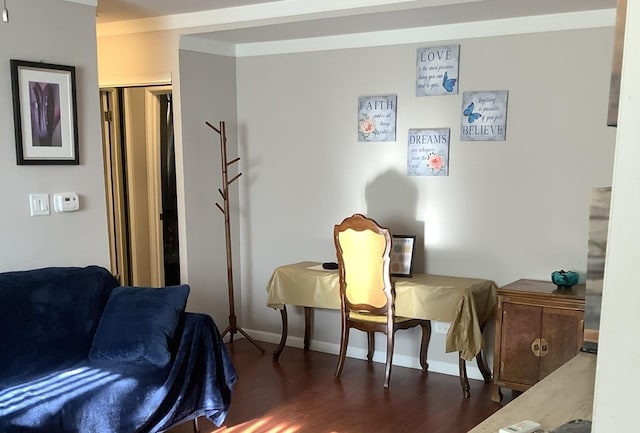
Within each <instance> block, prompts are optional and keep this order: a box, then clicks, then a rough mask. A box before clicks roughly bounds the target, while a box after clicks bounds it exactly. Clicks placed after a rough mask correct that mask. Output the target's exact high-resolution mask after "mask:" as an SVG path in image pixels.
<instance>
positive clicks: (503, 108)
mask: <svg viewBox="0 0 640 433" xmlns="http://www.w3.org/2000/svg"><path fill="white" fill-rule="evenodd" d="M508 95H509V92H508V91H507V90H494V91H486V92H462V116H461V121H460V140H461V141H504V140H505V139H506V130H507V98H508Z"/></svg>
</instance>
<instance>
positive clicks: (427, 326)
mask: <svg viewBox="0 0 640 433" xmlns="http://www.w3.org/2000/svg"><path fill="white" fill-rule="evenodd" d="M420 327H421V328H422V341H421V342H420V366H421V367H422V371H424V372H428V371H429V363H428V362H427V350H428V349H429V342H430V341H431V320H426V321H424V322H422V323H420Z"/></svg>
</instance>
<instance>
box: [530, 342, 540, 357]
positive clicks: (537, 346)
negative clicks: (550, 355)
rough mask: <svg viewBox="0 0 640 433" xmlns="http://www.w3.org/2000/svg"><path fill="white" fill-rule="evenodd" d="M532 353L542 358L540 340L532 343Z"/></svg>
mask: <svg viewBox="0 0 640 433" xmlns="http://www.w3.org/2000/svg"><path fill="white" fill-rule="evenodd" d="M531 352H533V354H534V355H535V356H536V357H537V358H540V339H539V338H536V339H535V340H533V341H532V342H531Z"/></svg>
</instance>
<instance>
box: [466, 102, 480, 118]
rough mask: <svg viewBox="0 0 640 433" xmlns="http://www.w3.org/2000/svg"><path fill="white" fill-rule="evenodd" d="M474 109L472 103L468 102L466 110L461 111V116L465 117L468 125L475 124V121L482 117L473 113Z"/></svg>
mask: <svg viewBox="0 0 640 433" xmlns="http://www.w3.org/2000/svg"><path fill="white" fill-rule="evenodd" d="M474 108H475V104H474V103H473V102H470V103H469V105H467V108H465V109H464V110H462V114H463V115H464V116H467V121H468V122H469V123H473V122H475V121H476V120H478V119H479V118H481V117H482V114H480V113H475V112H474V111H473V109H474Z"/></svg>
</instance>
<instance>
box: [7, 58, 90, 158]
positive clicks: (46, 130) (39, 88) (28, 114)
mask: <svg viewBox="0 0 640 433" xmlns="http://www.w3.org/2000/svg"><path fill="white" fill-rule="evenodd" d="M10 63H11V89H12V94H13V120H14V126H15V136H16V157H17V162H18V165H29V164H40V165H45V164H46V165H56V164H67V165H78V164H79V163H80V159H79V155H78V114H77V108H76V72H75V67H74V66H63V65H53V64H48V63H38V62H28V61H23V60H14V59H12V60H11V62H10Z"/></svg>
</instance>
